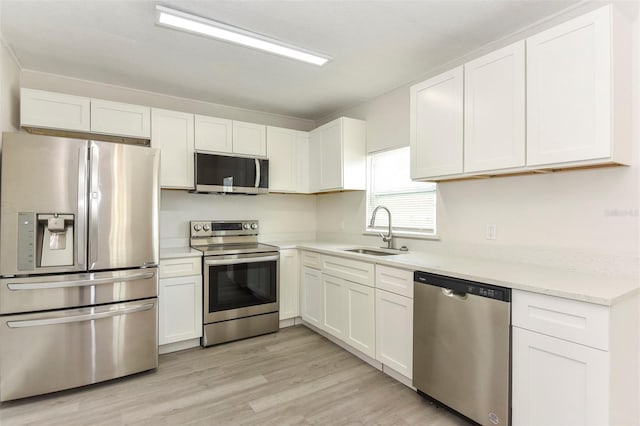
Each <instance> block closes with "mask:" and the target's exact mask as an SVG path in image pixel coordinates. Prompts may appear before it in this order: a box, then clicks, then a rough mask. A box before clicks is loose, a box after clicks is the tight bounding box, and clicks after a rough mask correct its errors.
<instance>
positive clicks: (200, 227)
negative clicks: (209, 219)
mask: <svg viewBox="0 0 640 426" xmlns="http://www.w3.org/2000/svg"><path fill="white" fill-rule="evenodd" d="M201 229H202V226H200V224H199V223H196V224H195V225H193V230H194V231H196V232H198V231H199V230H201Z"/></svg>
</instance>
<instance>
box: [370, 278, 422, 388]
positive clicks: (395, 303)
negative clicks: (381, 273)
mask: <svg viewBox="0 0 640 426" xmlns="http://www.w3.org/2000/svg"><path fill="white" fill-rule="evenodd" d="M375 326H376V327H375V329H376V359H377V360H378V361H380V362H382V363H383V364H385V365H388V366H389V367H390V368H392V369H393V370H395V371H397V372H398V373H400V374H402V375H404V376H406V377H408V378H410V379H411V378H412V377H413V376H412V374H413V299H411V298H409V297H406V296H401V295H399V294H394V293H390V292H388V291H385V290H380V289H377V288H376V319H375Z"/></svg>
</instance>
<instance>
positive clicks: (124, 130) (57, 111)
mask: <svg viewBox="0 0 640 426" xmlns="http://www.w3.org/2000/svg"><path fill="white" fill-rule="evenodd" d="M20 125H21V126H22V127H27V128H29V127H37V128H42V129H55V130H67V131H71V132H83V133H99V134H104V135H114V136H124V137H131V138H140V139H149V138H150V137H151V108H149V107H145V106H141V105H131V104H125V103H122V102H111V101H105V100H102V99H90V98H84V97H81V96H72V95H67V94H64V93H55V92H47V91H44V90H34V89H26V88H22V89H20Z"/></svg>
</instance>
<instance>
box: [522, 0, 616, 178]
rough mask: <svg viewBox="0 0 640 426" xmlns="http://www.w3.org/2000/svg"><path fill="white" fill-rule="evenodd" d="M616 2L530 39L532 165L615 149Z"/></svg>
mask: <svg viewBox="0 0 640 426" xmlns="http://www.w3.org/2000/svg"><path fill="white" fill-rule="evenodd" d="M610 22H611V7H604V8H601V9H598V10H596V11H594V12H591V13H588V14H586V15H583V16H580V17H578V18H575V19H573V20H571V21H568V22H565V23H563V24H561V25H558V26H555V27H553V28H551V29H549V30H546V31H544V32H541V33H539V34H536V35H535V36H533V37H530V38H528V39H527V165H529V166H533V165H544V164H553V163H561V162H570V161H579V160H589V159H595V158H603V157H609V156H610V155H611V105H612V104H611V102H612V101H611V98H612V95H611V78H612V75H611V26H610Z"/></svg>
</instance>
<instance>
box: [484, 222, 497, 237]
mask: <svg viewBox="0 0 640 426" xmlns="http://www.w3.org/2000/svg"><path fill="white" fill-rule="evenodd" d="M497 233H498V227H497V226H496V225H487V240H495V239H496V237H497Z"/></svg>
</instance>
